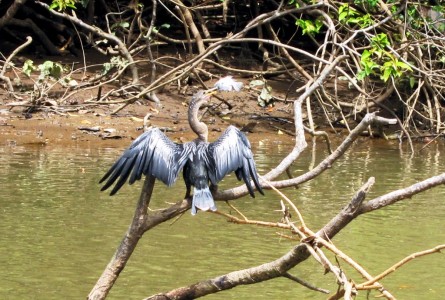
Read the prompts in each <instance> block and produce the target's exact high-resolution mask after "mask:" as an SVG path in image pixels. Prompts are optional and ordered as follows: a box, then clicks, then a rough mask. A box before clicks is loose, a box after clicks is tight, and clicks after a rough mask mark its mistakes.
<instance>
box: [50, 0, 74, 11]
mask: <svg viewBox="0 0 445 300" xmlns="http://www.w3.org/2000/svg"><path fill="white" fill-rule="evenodd" d="M76 3H77V0H53V2H52V3H51V5H50V8H51V9H56V10H57V11H65V10H66V9H67V8H72V9H76Z"/></svg>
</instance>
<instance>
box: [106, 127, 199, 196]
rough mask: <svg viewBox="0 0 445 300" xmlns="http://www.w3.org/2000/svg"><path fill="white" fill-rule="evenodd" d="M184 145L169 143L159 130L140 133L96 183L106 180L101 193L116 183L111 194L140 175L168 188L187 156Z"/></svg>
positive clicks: (187, 152)
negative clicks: (155, 179) (154, 178)
mask: <svg viewBox="0 0 445 300" xmlns="http://www.w3.org/2000/svg"><path fill="white" fill-rule="evenodd" d="M189 152H190V151H189V147H188V145H187V144H185V145H183V144H176V143H174V142H172V141H171V140H170V139H169V138H168V137H167V136H166V135H165V134H164V133H162V132H161V131H160V130H159V128H151V129H149V130H148V131H146V132H144V133H143V134H141V135H140V136H139V137H138V138H137V139H135V140H134V141H133V143H131V145H130V147H129V148H128V149H127V150H125V152H124V154H122V156H121V157H120V158H119V159H118V160H117V161H116V162H115V163H114V165H113V166H112V167H111V168H110V170H108V172H107V173H106V174H105V175H104V177H103V178H102V179H101V180H100V182H99V183H102V182H103V181H105V180H107V179H108V180H107V182H106V183H105V185H104V186H103V187H102V189H101V191H104V190H106V189H108V188H109V187H110V186H111V185H112V184H113V183H114V182H115V181H116V180H117V182H116V184H115V186H114V187H113V189H112V191H111V193H110V195H114V194H115V193H116V192H117V191H118V190H119V189H120V188H121V187H122V186H123V185H124V183H125V182H126V181H127V179H128V178H129V180H128V183H129V184H133V183H134V182H135V181H136V180H140V179H141V177H142V175H153V176H154V177H156V178H157V179H159V180H161V181H162V182H163V183H165V184H166V185H169V186H170V185H172V184H173V183H174V182H175V181H176V178H177V177H178V173H179V171H180V170H181V169H182V167H183V166H184V164H185V162H186V161H187V158H188V155H189Z"/></svg>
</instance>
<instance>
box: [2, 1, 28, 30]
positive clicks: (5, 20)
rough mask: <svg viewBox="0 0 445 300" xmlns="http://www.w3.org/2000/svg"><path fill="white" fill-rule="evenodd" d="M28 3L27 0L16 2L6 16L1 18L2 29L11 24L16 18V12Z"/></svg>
mask: <svg viewBox="0 0 445 300" xmlns="http://www.w3.org/2000/svg"><path fill="white" fill-rule="evenodd" d="M0 2H1V1H0ZM25 3H26V0H15V1H13V3H12V4H11V6H9V8H8V10H7V11H6V12H5V14H4V15H3V16H2V17H1V18H0V29H2V28H3V27H4V26H5V25H6V24H8V23H9V21H10V20H11V19H13V18H14V16H15V14H16V12H17V11H18V10H19V8H20V6H22V5H23V4H25Z"/></svg>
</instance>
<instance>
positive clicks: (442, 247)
mask: <svg viewBox="0 0 445 300" xmlns="http://www.w3.org/2000/svg"><path fill="white" fill-rule="evenodd" d="M443 249H445V245H439V246H436V247H434V248H432V249H428V250H424V251H420V252H416V253H413V254H411V255H408V256H407V257H405V258H404V259H402V260H401V261H399V262H398V263H396V264H395V265H393V266H392V267H390V268H388V269H387V270H386V271H384V272H382V273H380V274H379V275H377V276H375V277H374V278H372V279H371V280H368V281H366V282H364V283H361V284H359V285H357V286H356V287H357V288H358V289H360V288H363V289H366V286H369V285H372V284H374V283H375V282H376V281H378V280H380V279H382V278H384V277H386V276H387V275H389V274H391V273H392V272H395V271H396V270H397V269H398V268H400V267H401V266H403V265H404V264H406V263H408V262H409V261H411V260H413V259H415V258H418V257H422V256H425V255H428V254H433V253H440V250H443Z"/></svg>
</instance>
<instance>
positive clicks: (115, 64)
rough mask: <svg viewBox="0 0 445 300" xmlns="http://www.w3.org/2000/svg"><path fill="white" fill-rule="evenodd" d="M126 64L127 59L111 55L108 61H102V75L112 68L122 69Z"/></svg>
mask: <svg viewBox="0 0 445 300" xmlns="http://www.w3.org/2000/svg"><path fill="white" fill-rule="evenodd" d="M127 65H128V61H127V60H125V59H124V58H122V57H121V56H113V57H112V58H111V59H110V62H107V63H104V64H103V68H102V75H106V74H108V73H109V72H110V71H111V70H112V69H113V68H118V69H123V68H125V67H126V66H127Z"/></svg>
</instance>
